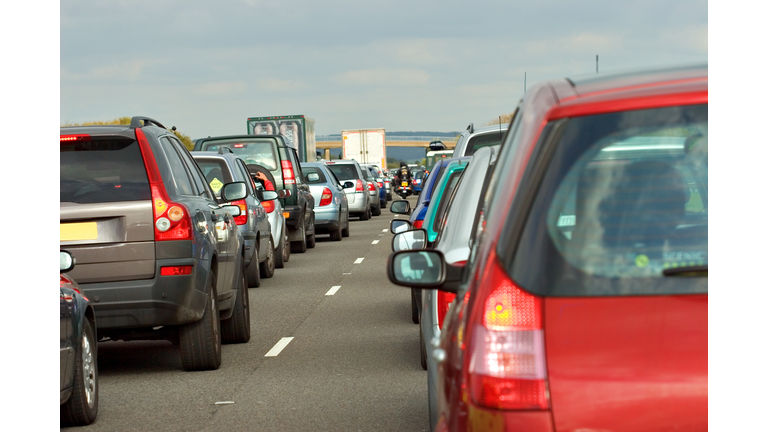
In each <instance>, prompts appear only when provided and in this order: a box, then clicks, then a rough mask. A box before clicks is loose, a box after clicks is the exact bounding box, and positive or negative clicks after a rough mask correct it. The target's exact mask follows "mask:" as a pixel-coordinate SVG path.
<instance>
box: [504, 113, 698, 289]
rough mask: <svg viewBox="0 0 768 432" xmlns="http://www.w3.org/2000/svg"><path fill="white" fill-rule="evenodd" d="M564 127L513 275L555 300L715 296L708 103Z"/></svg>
mask: <svg viewBox="0 0 768 432" xmlns="http://www.w3.org/2000/svg"><path fill="white" fill-rule="evenodd" d="M562 128H564V129H563V130H562V134H560V133H555V134H554V135H553V136H554V137H555V138H553V142H552V143H551V145H554V146H556V147H555V148H554V152H553V153H552V158H551V161H550V162H549V163H548V165H547V166H546V172H545V174H544V176H543V179H542V181H541V186H540V188H539V190H538V192H537V193H536V198H535V200H534V201H533V205H532V207H531V209H530V212H529V213H528V215H527V218H526V222H525V225H524V229H523V231H522V235H521V237H520V240H519V242H517V249H516V251H515V253H514V255H513V256H512V259H511V263H510V262H509V261H510V260H509V259H507V260H506V267H507V270H508V271H509V273H510V275H511V276H512V278H513V279H514V280H515V281H516V282H517V283H519V284H520V285H521V286H522V287H524V288H525V289H528V290H530V291H532V292H534V293H538V294H541V295H551V296H605V295H608V296H612V295H649V294H676V293H706V292H707V277H706V275H707V272H706V269H707V265H708V256H707V255H708V254H707V252H708V234H707V233H708V220H707V219H708V193H707V191H708V187H707V183H708V170H707V166H708V162H707V142H708V135H707V106H706V105H697V106H686V107H673V108H659V109H651V110H638V111H629V112H623V113H614V114H603V115H594V116H585V117H577V118H573V119H570V120H567V121H565V123H564V124H563V125H562ZM558 136H559V138H558ZM539 145H541V143H539ZM542 154H544V153H542ZM536 163H541V162H536ZM528 175H529V174H528V172H527V173H526V176H528ZM513 208H515V204H513ZM515 218H516V217H515V215H513V214H510V215H509V217H508V219H507V226H506V227H505V234H503V235H502V238H504V237H505V236H508V233H509V232H510V229H509V227H510V225H513V224H511V222H512V221H514V219H515ZM511 247H514V246H509V247H508V248H511ZM504 249H505V248H504V247H502V248H501V249H500V253H501V252H502V250H504ZM509 252H510V250H506V251H505V252H503V254H504V255H507V258H509V255H510V254H509Z"/></svg>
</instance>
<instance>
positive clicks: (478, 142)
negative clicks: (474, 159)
mask: <svg viewBox="0 0 768 432" xmlns="http://www.w3.org/2000/svg"><path fill="white" fill-rule="evenodd" d="M507 129H509V124H501V125H494V126H483V127H479V128H476V127H475V126H474V124H472V123H470V124H469V126H467V129H466V130H464V131H463V132H462V133H461V135H459V139H458V140H457V141H456V146H455V147H454V148H453V155H452V156H453V157H462V156H472V154H473V153H474V152H476V151H477V149H479V148H482V147H488V146H500V145H501V139H502V138H503V137H504V134H505V133H506V132H507Z"/></svg>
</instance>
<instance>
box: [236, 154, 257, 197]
mask: <svg viewBox="0 0 768 432" xmlns="http://www.w3.org/2000/svg"><path fill="white" fill-rule="evenodd" d="M235 166H236V167H237V169H238V170H239V172H240V176H239V177H240V179H242V180H238V181H244V182H245V187H246V188H247V189H248V194H250V195H253V194H254V193H255V190H254V182H253V179H252V178H251V175H250V174H249V173H248V168H247V167H246V166H245V162H243V160H242V159H236V160H235Z"/></svg>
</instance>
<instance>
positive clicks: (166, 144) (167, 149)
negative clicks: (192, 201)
mask: <svg viewBox="0 0 768 432" xmlns="http://www.w3.org/2000/svg"><path fill="white" fill-rule="evenodd" d="M160 144H161V147H162V148H163V152H164V153H165V156H166V157H167V158H168V164H169V165H170V167H171V172H172V173H173V182H174V183H176V188H177V189H178V191H179V193H180V194H182V195H197V193H195V191H194V189H193V188H192V180H191V179H190V178H189V173H188V172H187V168H186V167H185V166H184V162H182V161H181V156H179V153H178V152H177V151H176V149H175V148H174V147H173V143H172V142H171V140H170V139H168V137H162V138H160Z"/></svg>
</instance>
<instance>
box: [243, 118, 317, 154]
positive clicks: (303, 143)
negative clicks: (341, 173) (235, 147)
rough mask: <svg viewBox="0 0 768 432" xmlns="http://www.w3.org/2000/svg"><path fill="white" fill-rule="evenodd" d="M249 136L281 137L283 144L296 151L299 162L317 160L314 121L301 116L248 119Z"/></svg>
mask: <svg viewBox="0 0 768 432" xmlns="http://www.w3.org/2000/svg"><path fill="white" fill-rule="evenodd" d="M247 127H248V134H250V135H282V136H283V137H284V138H285V144H286V145H287V146H288V147H290V148H292V149H294V150H296V154H297V155H298V158H299V161H300V162H315V161H317V160H319V159H320V158H319V156H318V154H317V146H316V143H315V121H314V120H313V119H311V118H309V117H306V116H303V115H287V116H269V117H249V118H248V121H247Z"/></svg>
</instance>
